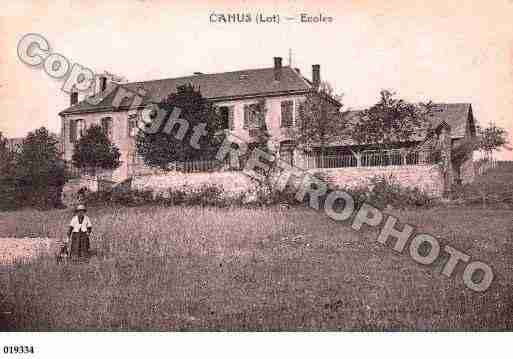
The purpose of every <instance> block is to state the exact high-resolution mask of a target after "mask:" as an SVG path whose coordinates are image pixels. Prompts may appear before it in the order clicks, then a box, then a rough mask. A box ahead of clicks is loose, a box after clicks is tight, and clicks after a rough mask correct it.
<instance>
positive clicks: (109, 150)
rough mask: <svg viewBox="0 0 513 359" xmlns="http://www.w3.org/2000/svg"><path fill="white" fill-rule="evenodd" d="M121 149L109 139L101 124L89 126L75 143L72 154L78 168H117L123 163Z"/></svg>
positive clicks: (74, 163)
mask: <svg viewBox="0 0 513 359" xmlns="http://www.w3.org/2000/svg"><path fill="white" fill-rule="evenodd" d="M120 156H121V153H120V152H119V149H118V148H117V147H116V146H115V145H114V144H113V143H112V142H111V141H110V140H109V138H108V137H107V135H106V134H105V132H104V131H103V129H102V128H101V127H100V126H97V125H93V126H91V127H89V128H88V129H87V130H86V131H85V134H84V135H83V136H82V137H81V138H80V139H79V140H78V142H77V143H76V144H75V148H74V151H73V155H72V158H71V159H72V161H73V165H74V166H75V167H77V168H84V169H85V168H90V169H92V170H93V171H96V170H97V169H109V170H110V169H116V168H118V167H119V166H120V165H121V162H120V160H119V158H120Z"/></svg>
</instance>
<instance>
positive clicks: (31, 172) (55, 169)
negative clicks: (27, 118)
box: [15, 127, 65, 207]
mask: <svg viewBox="0 0 513 359" xmlns="http://www.w3.org/2000/svg"><path fill="white" fill-rule="evenodd" d="M15 182H16V192H17V193H18V196H19V199H20V201H21V202H22V203H24V204H37V205H40V206H43V207H48V206H59V205H61V193H62V187H63V186H64V184H65V175H64V166H63V163H62V161H61V160H60V158H59V149H58V140H57V138H56V137H55V136H53V135H51V134H50V133H49V132H48V130H47V129H46V128H44V127H41V128H39V129H37V130H35V131H33V132H30V133H29V134H28V135H27V137H26V138H25V139H24V140H23V144H22V146H21V150H20V153H19V154H17V155H16V168H15Z"/></svg>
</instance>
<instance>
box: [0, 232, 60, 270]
mask: <svg viewBox="0 0 513 359" xmlns="http://www.w3.org/2000/svg"><path fill="white" fill-rule="evenodd" d="M57 248H58V241H57V240H56V239H54V238H0V265H8V264H12V263H15V262H27V261H30V260H31V259H33V258H35V257H37V256H38V255H43V254H52V253H56V251H57Z"/></svg>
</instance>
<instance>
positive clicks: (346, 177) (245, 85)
mask: <svg viewBox="0 0 513 359" xmlns="http://www.w3.org/2000/svg"><path fill="white" fill-rule="evenodd" d="M320 81H321V74H320V66H319V65H313V66H312V74H311V80H310V79H307V78H305V77H304V76H303V75H302V74H301V73H300V72H299V70H297V69H294V68H291V67H289V66H282V59H281V58H280V57H275V58H274V66H273V67H270V68H262V69H252V70H240V71H233V72H224V73H216V74H203V73H195V74H194V75H192V76H187V77H180V78H172V79H162V80H154V81H145V82H133V83H126V84H122V86H117V85H115V84H112V83H108V81H107V80H106V78H102V79H101V81H100V86H99V87H100V91H99V93H98V94H97V95H95V96H93V97H91V98H89V100H83V101H80V102H79V101H78V97H77V94H76V93H73V94H71V106H70V107H69V108H67V109H65V110H64V111H62V112H61V113H60V116H61V118H62V128H61V134H62V139H61V140H62V144H63V148H64V159H65V160H67V161H70V160H71V156H72V153H73V146H74V143H75V142H76V141H77V140H78V139H79V138H80V136H81V134H82V133H83V130H84V129H85V128H87V127H89V126H91V125H92V124H97V125H101V126H102V127H103V128H104V130H105V132H106V134H107V135H108V136H109V137H110V138H111V140H112V141H113V142H114V143H115V144H116V145H117V147H118V148H119V149H120V151H121V161H122V165H121V167H120V168H118V169H117V170H116V171H114V173H113V174H112V177H113V179H114V180H123V179H125V178H127V177H131V176H134V175H135V174H137V173H138V171H139V169H140V168H141V167H144V166H142V163H141V160H140V159H139V158H138V156H137V155H136V151H135V135H136V131H137V126H136V123H137V120H138V117H137V116H139V115H140V111H138V110H140V109H142V108H144V107H145V106H146V105H147V104H150V103H155V104H157V103H159V102H161V101H162V100H164V99H165V98H166V97H167V96H168V95H169V94H171V93H174V92H176V89H177V87H179V86H184V85H187V84H192V85H193V86H194V87H196V88H199V89H200V91H201V94H202V95H203V96H204V97H205V98H207V99H208V100H209V101H211V102H213V103H214V104H215V105H216V106H217V107H218V108H219V110H220V113H221V114H222V116H223V118H224V120H225V124H226V129H227V130H229V131H231V133H233V134H234V135H235V136H237V137H238V138H239V139H242V140H244V141H247V142H251V139H252V135H251V128H252V126H251V123H252V121H254V120H255V119H254V118H253V116H252V115H251V114H252V111H250V110H251V106H254V105H256V104H257V103H259V102H261V101H262V100H265V106H266V118H265V122H266V127H267V129H268V131H269V134H270V135H271V138H272V141H273V143H276V144H277V146H278V148H279V154H280V156H281V157H282V158H283V159H286V160H287V161H288V162H289V163H291V164H293V165H295V166H297V167H300V168H302V169H305V170H307V171H319V170H320V171H325V172H326V173H329V174H330V176H331V177H333V178H334V179H335V181H336V182H338V183H339V184H341V185H348V186H350V185H353V184H354V185H360V184H362V183H364V182H365V181H366V180H367V179H369V178H370V177H372V176H374V175H384V174H387V173H393V174H394V175H395V176H396V177H398V179H399V180H400V181H402V182H403V183H404V184H405V185H407V186H417V187H419V188H421V189H425V190H426V191H428V192H431V193H433V194H434V195H441V194H442V193H444V192H447V190H448V189H449V188H450V187H451V186H452V184H453V183H454V182H463V183H466V182H471V181H472V180H473V178H474V168H473V157H472V153H473V142H474V137H475V123H474V117H473V113H472V106H471V105H470V104H463V103H458V104H436V105H435V108H434V113H433V115H432V118H431V119H430V121H431V122H432V126H431V127H432V128H433V129H434V130H435V131H434V134H435V135H436V138H437V141H441V142H443V143H444V145H443V146H442V147H443V149H444V153H445V157H444V158H445V163H444V164H442V166H440V163H435V162H437V161H438V162H440V161H442V157H443V156H442V157H440V158H439V159H435V160H433V158H430V160H429V161H427V160H426V158H422V157H419V156H418V155H416V154H414V155H407V156H406V155H404V154H403V152H401V149H403V148H404V146H406V144H401V143H399V144H398V148H397V149H395V150H394V149H392V150H388V151H387V152H386V153H377V154H376V153H375V152H373V151H372V150H369V151H364V152H363V157H362V160H360V161H356V160H355V158H353V157H352V155H351V153H352V151H351V147H352V146H355V144H354V143H351V142H350V141H348V139H341V140H340V141H339V142H338V143H337V142H334V143H332V144H331V145H330V148H329V150H328V155H325V154H323V157H322V158H320V157H319V154H318V153H316V152H315V149H314V151H312V152H311V153H303V152H300V151H298V150H297V149H295V148H294V145H293V144H292V145H291V141H290V140H291V138H289V134H290V131H289V129H290V128H291V127H294V126H295V125H296V123H297V121H298V116H299V111H298V106H299V104H300V103H301V101H304V99H305V97H306V96H307V95H308V94H311V93H315V91H314V90H315V89H317V88H318V87H319V86H320ZM127 93H131V94H137V93H140V94H144V96H142V97H141V99H142V100H141V101H139V102H138V103H137V104H136V105H135V106H134V99H133V97H131V96H128V95H127ZM91 99H92V100H91ZM332 104H333V106H335V107H340V103H338V102H337V101H336V100H334V99H333V101H332ZM419 136H420V137H419ZM419 136H417V137H419V138H416V139H415V141H414V142H415V143H416V144H421V143H422V142H424V140H425V138H424V137H423V136H425V134H421V135H419ZM408 145H411V141H410V143H409V144H408ZM227 176H228V177H229V175H225V176H223V178H225V177H227ZM237 176H238V175H237ZM206 177H208V176H206ZM210 177H211V178H213V176H211V175H210ZM219 178H221V177H219Z"/></svg>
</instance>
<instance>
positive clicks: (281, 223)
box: [0, 170, 513, 330]
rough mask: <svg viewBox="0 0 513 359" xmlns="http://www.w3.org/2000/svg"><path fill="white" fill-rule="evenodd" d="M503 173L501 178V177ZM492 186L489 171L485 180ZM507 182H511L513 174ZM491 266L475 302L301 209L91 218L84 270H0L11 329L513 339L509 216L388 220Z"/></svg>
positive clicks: (31, 227)
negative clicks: (417, 333)
mask: <svg viewBox="0 0 513 359" xmlns="http://www.w3.org/2000/svg"><path fill="white" fill-rule="evenodd" d="M508 171H509V170H508ZM491 175H493V173H492V174H491ZM509 178H510V180H511V179H512V178H513V171H511V174H510V177H509ZM397 215H398V216H399V217H400V218H401V220H402V221H404V222H407V223H409V224H412V225H414V226H416V227H417V228H418V231H419V232H425V233H430V234H432V235H435V236H437V237H438V238H440V239H441V242H442V243H444V244H450V245H452V246H454V247H456V248H458V249H459V250H461V251H464V252H466V253H467V254H469V255H471V256H472V258H473V259H479V260H482V261H485V262H487V263H489V264H490V265H492V267H493V269H494V273H495V275H496V278H495V280H494V282H493V284H492V286H491V287H490V288H489V289H488V290H487V291H486V292H483V293H476V292H473V291H471V290H469V289H467V288H466V287H465V286H464V284H463V282H462V280H461V272H462V268H459V270H457V271H456V274H455V275H453V276H452V277H451V278H447V277H445V276H443V275H441V274H440V271H441V267H442V264H443V262H442V261H441V260H440V261H439V260H437V261H436V262H435V264H434V265H431V266H422V265H420V264H417V263H415V262H414V261H413V260H412V259H411V258H410V257H409V255H408V254H406V253H404V254H397V253H396V252H394V251H393V250H392V249H391V248H390V247H388V246H383V245H381V244H379V243H377V242H376V241H375V238H376V235H375V233H374V232H371V231H369V230H366V231H363V232H359V233H356V232H355V231H354V230H352V229H351V227H350V226H349V225H347V223H346V224H344V223H342V224H341V223H336V222H334V221H332V220H330V219H329V218H327V217H326V216H325V215H324V214H323V213H318V212H315V211H313V210H309V209H306V208H293V209H290V210H283V209H279V208H269V209H240V208H237V209H215V208H201V207H167V208H166V207H157V206H145V207H134V208H122V207H118V208H93V209H91V210H90V211H89V216H90V217H91V219H92V221H93V223H94V224H95V228H94V236H93V247H94V248H95V249H96V250H97V252H98V253H97V256H96V257H94V258H93V259H92V260H91V262H90V263H89V264H64V265H57V264H55V262H54V260H52V259H51V258H42V259H39V260H36V261H35V262H33V263H30V264H25V265H17V266H15V267H11V268H6V269H4V270H3V271H2V272H0V275H1V277H0V285H1V288H2V291H1V293H0V296H1V297H0V303H1V306H2V307H1V308H0V316H1V318H0V324H1V325H2V326H3V327H4V328H5V329H10V330H415V329H418V330H465V329H467V330H471V329H474V330H501V329H513V302H512V300H511V299H512V298H513V288H512V283H513V238H512V237H513V211H512V210H511V209H490V208H481V207H461V208H454V207H452V208H446V207H437V208H432V209H424V210H407V211H401V212H397ZM70 216H71V213H70V211H69V210H55V211H49V212H38V211H34V210H23V211H18V212H10V213H0V237H24V236H44V237H47V236H48V237H62V236H63V235H64V233H65V229H66V225H67V223H68V221H69V219H70Z"/></svg>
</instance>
